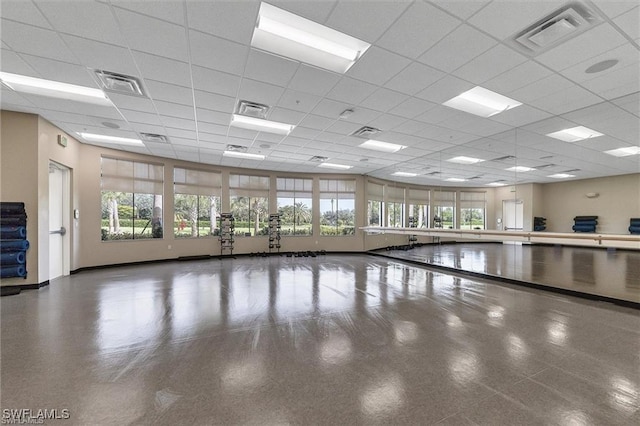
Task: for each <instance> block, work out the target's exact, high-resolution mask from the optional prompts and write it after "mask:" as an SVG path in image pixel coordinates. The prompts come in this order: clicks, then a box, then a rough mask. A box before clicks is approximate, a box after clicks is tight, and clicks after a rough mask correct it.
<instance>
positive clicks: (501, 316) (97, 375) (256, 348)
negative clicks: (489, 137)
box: [0, 255, 640, 425]
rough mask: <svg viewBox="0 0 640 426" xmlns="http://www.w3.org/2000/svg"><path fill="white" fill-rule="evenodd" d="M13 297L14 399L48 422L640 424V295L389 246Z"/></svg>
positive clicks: (217, 264)
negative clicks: (435, 266) (571, 291)
mask: <svg viewBox="0 0 640 426" xmlns="http://www.w3.org/2000/svg"><path fill="white" fill-rule="evenodd" d="M0 309H1V311H0V314H1V320H2V321H1V332H2V334H1V343H2V345H1V372H0V373H1V386H2V387H1V391H2V392H1V394H0V397H1V401H0V402H1V406H2V408H3V409H21V408H30V409H32V410H37V409H49V410H51V409H57V410H63V409H68V410H69V414H70V419H68V420H59V421H47V422H46V423H45V424H65V425H67V424H78V425H90V424H91V425H93V424H113V425H122V424H142V425H205V424H229V425H235V424H253V425H284V424H301V425H306V424H336V425H351V424H356V425H357V424H360V425H374V424H412V425H418V424H419V425H428V424H442V425H445V424H446V425H519V424H522V425H528V424H532V425H535V424H557V425H574V424H575V425H638V424H640V311H638V310H634V309H629V308H623V307H618V306H615V305H611V304H608V303H600V302H592V301H587V300H582V299H577V298H572V297H569V296H562V295H557V294H553V293H548V292H544V291H538V290H531V289H527V288H524V287H519V286H512V285H507V284H497V283H494V282H491V281H483V280H479V279H470V278H464V277H460V276H454V275H451V274H446V273H441V272H438V271H432V270H428V269H425V268H420V267H417V266H410V265H407V264H404V263H401V262H398V261H394V260H390V259H383V258H379V257H374V256H367V255H351V256H335V255H327V256H319V257H317V258H287V257H270V258H239V259H224V260H208V261H191V262H172V263H160V264H152V265H144V266H130V267H118V268H110V269H103V270H96V271H91V272H82V273H79V274H77V275H74V276H71V277H66V278H61V279H58V280H55V281H54V282H52V283H51V285H50V286H49V287H45V288H43V289H40V290H34V291H26V292H22V293H21V294H19V295H16V296H9V297H3V298H2V299H0ZM3 413H4V412H3Z"/></svg>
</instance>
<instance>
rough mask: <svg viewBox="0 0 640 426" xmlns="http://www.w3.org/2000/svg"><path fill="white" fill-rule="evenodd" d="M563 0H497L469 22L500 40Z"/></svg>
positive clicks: (551, 9) (535, 19)
mask: <svg viewBox="0 0 640 426" xmlns="http://www.w3.org/2000/svg"><path fill="white" fill-rule="evenodd" d="M564 3H565V2H564V1H562V0H545V1H495V2H493V3H491V4H489V5H487V6H486V7H485V8H484V9H482V10H481V11H480V12H478V13H476V14H475V15H474V16H473V17H471V19H469V21H468V22H469V23H470V24H472V25H474V26H476V27H478V28H479V29H481V30H483V31H485V32H487V33H489V34H491V35H492V36H494V37H496V38H498V39H499V40H504V39H505V38H507V37H509V36H511V35H514V34H515V33H517V32H519V31H521V30H524V29H525V28H527V27H528V26H529V25H532V24H534V23H535V22H536V21H538V20H539V19H542V18H544V17H545V16H546V15H547V14H549V13H551V12H553V11H554V10H555V9H558V8H560V7H561V6H562V5H563V4H564Z"/></svg>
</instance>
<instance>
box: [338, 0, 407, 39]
mask: <svg viewBox="0 0 640 426" xmlns="http://www.w3.org/2000/svg"><path fill="white" fill-rule="evenodd" d="M409 4H410V2H409V1H375V2H369V3H367V5H366V7H363V5H362V3H360V2H350V1H341V2H338V4H337V5H336V7H335V9H333V11H332V12H331V16H329V19H328V20H327V22H326V25H327V26H329V27H331V28H333V29H336V30H338V31H342V32H344V33H346V34H349V35H350V36H352V37H356V38H359V39H362V40H364V41H367V42H369V43H373V42H375V41H376V40H377V39H378V38H379V37H380V36H381V35H382V34H383V33H384V32H385V31H386V29H387V28H388V27H389V25H391V24H392V23H393V22H394V21H395V20H396V19H397V18H398V16H400V14H401V13H402V12H404V10H405V9H406V8H407V7H408V6H409Z"/></svg>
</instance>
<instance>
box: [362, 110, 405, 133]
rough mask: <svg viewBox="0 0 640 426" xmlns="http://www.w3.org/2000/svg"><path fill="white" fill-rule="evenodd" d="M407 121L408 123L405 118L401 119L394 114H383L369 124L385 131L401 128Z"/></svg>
mask: <svg viewBox="0 0 640 426" xmlns="http://www.w3.org/2000/svg"><path fill="white" fill-rule="evenodd" d="M405 121H407V119H406V118H404V117H399V116H397V115H393V114H383V115H381V116H379V117H377V118H376V119H375V120H373V121H371V122H369V123H367V124H368V125H369V126H372V127H375V128H376V129H380V130H382V131H384V130H389V129H393V128H394V127H396V126H399V125H400V124H402V123H404V122H405Z"/></svg>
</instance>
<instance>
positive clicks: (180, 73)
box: [133, 52, 191, 87]
mask: <svg viewBox="0 0 640 426" xmlns="http://www.w3.org/2000/svg"><path fill="white" fill-rule="evenodd" d="M133 56H134V58H135V61H136V63H137V64H138V66H139V67H140V71H141V72H142V77H143V78H149V79H151V80H157V81H164V82H166V83H171V84H177V85H178V86H184V87H190V86H191V78H190V77H189V64H187V63H185V62H180V61H176V60H173V59H167V58H163V57H160V56H156V55H149V54H147V53H144V52H133Z"/></svg>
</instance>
